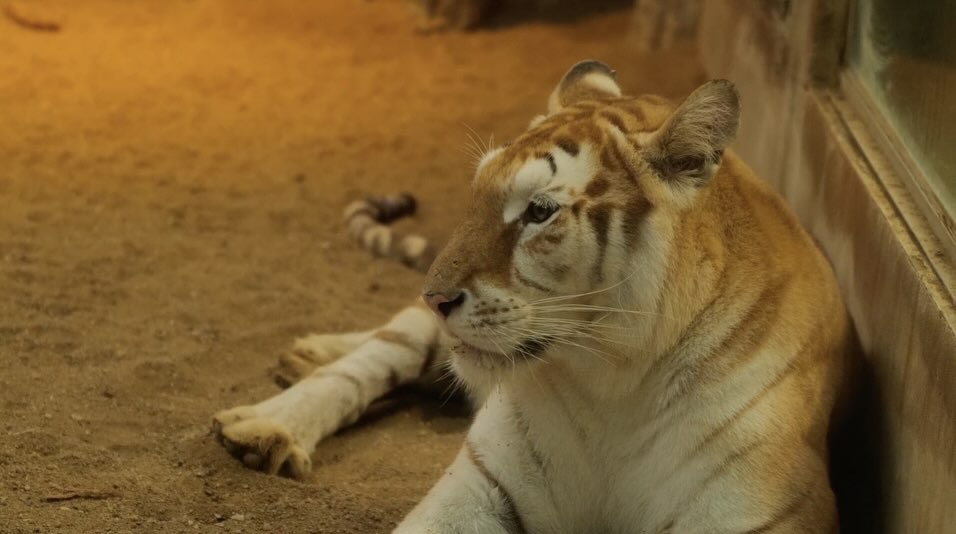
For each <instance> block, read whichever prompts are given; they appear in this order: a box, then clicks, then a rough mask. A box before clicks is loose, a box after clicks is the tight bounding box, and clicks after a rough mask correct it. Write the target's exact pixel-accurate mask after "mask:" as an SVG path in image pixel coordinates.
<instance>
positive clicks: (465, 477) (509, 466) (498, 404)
mask: <svg viewBox="0 0 956 534" xmlns="http://www.w3.org/2000/svg"><path fill="white" fill-rule="evenodd" d="M513 406H514V405H513V403H512V401H511V400H509V398H508V396H507V394H506V393H504V392H503V388H501V389H495V390H494V391H492V392H491V393H490V395H489V397H488V398H487V399H486V401H485V403H484V405H483V406H482V407H481V409H479V410H478V413H477V414H476V415H475V418H474V422H473V423H472V426H471V429H470V430H469V431H468V436H467V437H466V438H465V443H464V445H463V446H462V448H461V450H460V451H459V453H458V456H456V457H455V460H454V461H453V462H452V464H451V465H450V466H449V467H448V468H447V469H446V470H445V474H444V475H443V476H442V478H441V479H439V480H438V482H436V483H435V485H434V486H433V487H432V489H431V490H429V492H428V494H427V495H425V498H424V499H422V501H421V502H420V503H419V504H418V505H417V506H416V507H415V508H414V509H413V510H412V511H411V512H409V514H408V516H406V517H405V519H403V520H402V522H401V523H400V524H399V525H398V527H397V528H396V529H395V531H394V533H395V534H412V533H418V532H433V533H435V534H443V533H453V532H481V533H509V534H514V533H519V532H564V531H569V532H575V531H577V532H580V530H575V529H562V528H560V525H559V523H558V522H557V521H556V520H555V518H556V517H557V515H556V513H555V511H554V506H553V503H552V502H551V500H550V499H549V497H548V495H549V494H550V492H549V491H548V490H547V489H546V488H545V487H544V485H543V484H544V482H543V481H544V480H545V478H544V476H543V472H542V467H541V465H542V464H540V463H539V462H541V457H539V456H537V455H536V453H534V452H532V450H531V449H530V448H528V447H522V446H520V445H522V444H524V443H527V441H528V439H529V438H528V434H527V433H526V431H523V430H521V429H520V428H519V425H518V423H517V419H516V418H515V415H514V413H515V412H514V411H513Z"/></svg>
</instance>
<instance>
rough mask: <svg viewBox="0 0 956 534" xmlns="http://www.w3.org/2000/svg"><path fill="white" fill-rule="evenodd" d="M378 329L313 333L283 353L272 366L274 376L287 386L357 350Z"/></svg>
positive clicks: (279, 384) (277, 382)
mask: <svg viewBox="0 0 956 534" xmlns="http://www.w3.org/2000/svg"><path fill="white" fill-rule="evenodd" d="M376 332H378V330H377V329H372V330H365V331H361V332H347V333H341V334H309V335H307V336H305V337H300V338H299V339H296V340H295V342H294V343H293V345H292V349H291V350H289V351H287V352H284V353H282V354H280V355H279V361H278V362H277V363H276V366H275V367H273V368H272V369H271V374H272V379H273V380H274V381H275V383H276V385H278V386H279V387H281V388H287V387H289V386H291V385H292V384H295V383H296V382H298V381H299V380H301V379H303V378H305V377H307V376H309V375H310V374H312V372H313V371H315V369H316V368H317V367H319V366H320V365H326V364H329V363H331V362H333V361H334V360H337V359H339V358H340V357H342V356H343V355H345V354H348V353H349V352H351V351H353V350H355V349H356V348H358V347H359V346H360V345H362V344H363V343H365V342H366V341H368V340H369V339H371V338H372V337H373V336H374V335H375V333H376Z"/></svg>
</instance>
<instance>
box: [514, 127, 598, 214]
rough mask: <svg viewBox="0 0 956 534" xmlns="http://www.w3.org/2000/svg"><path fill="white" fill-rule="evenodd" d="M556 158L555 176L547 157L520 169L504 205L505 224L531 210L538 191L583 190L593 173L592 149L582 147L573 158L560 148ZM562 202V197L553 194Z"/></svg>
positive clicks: (532, 160)
mask: <svg viewBox="0 0 956 534" xmlns="http://www.w3.org/2000/svg"><path fill="white" fill-rule="evenodd" d="M550 154H551V156H552V158H554V164H555V169H556V172H554V173H553V174H552V172H551V165H550V164H549V163H548V160H547V159H545V158H534V159H530V160H528V161H527V162H525V164H524V165H523V166H522V167H521V168H520V169H518V172H517V173H515V176H514V178H512V179H511V182H510V183H509V185H508V200H507V201H506V202H505V208H504V214H503V216H504V221H505V224H510V223H512V222H514V221H515V220H516V219H517V218H518V217H521V214H522V213H524V211H525V209H527V207H528V202H530V201H531V198H532V197H533V196H534V195H535V194H536V193H538V192H539V191H541V190H543V189H545V188H547V189H548V190H559V191H560V190H564V191H568V190H578V191H580V190H582V189H583V188H584V187H585V186H586V185H587V183H588V182H589V181H590V180H591V176H592V175H593V174H594V164H593V161H592V158H591V150H590V146H588V145H581V147H580V150H579V151H578V154H577V155H576V156H572V155H571V154H568V153H567V152H565V151H563V150H561V149H560V148H557V147H555V148H553V149H552V150H551V152H550ZM551 196H552V197H553V198H554V199H555V200H556V201H558V202H561V201H562V200H563V199H562V198H560V196H561V195H560V194H554V195H551Z"/></svg>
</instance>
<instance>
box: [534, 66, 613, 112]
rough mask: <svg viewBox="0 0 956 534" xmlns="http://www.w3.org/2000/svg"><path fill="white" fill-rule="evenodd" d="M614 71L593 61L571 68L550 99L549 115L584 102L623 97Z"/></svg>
mask: <svg viewBox="0 0 956 534" xmlns="http://www.w3.org/2000/svg"><path fill="white" fill-rule="evenodd" d="M614 74H615V73H614V69H612V68H611V67H608V66H607V65H605V64H604V63H601V62H600V61H595V60H593V59H589V60H585V61H581V62H579V63H577V64H576V65H574V66H573V67H571V70H569V71H568V72H567V73H565V75H564V77H563V78H561V82H560V83H558V86H557V87H555V88H554V91H552V92H551V96H550V97H549V98H548V114H551V113H554V112H556V111H560V110H561V108H564V107H567V106H570V105H572V104H575V103H577V102H580V101H582V100H591V99H599V98H608V97H615V96H621V88H620V87H619V86H618V85H617V81H616V80H615V79H614Z"/></svg>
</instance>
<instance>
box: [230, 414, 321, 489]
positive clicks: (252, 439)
mask: <svg viewBox="0 0 956 534" xmlns="http://www.w3.org/2000/svg"><path fill="white" fill-rule="evenodd" d="M212 431H213V434H214V435H215V436H216V440H217V441H218V442H219V443H220V444H221V445H222V446H223V447H225V449H226V450H227V451H228V452H229V454H231V455H232V456H234V457H235V458H237V459H239V460H240V461H241V462H242V463H243V464H245V466H246V467H248V468H250V469H256V470H259V471H262V472H264V473H268V474H270V475H276V474H278V475H283V476H288V477H291V478H296V479H302V478H305V476H306V475H308V474H309V472H310V471H311V470H312V460H311V459H310V458H309V455H308V453H307V452H306V451H305V449H304V448H303V447H302V446H301V445H300V444H299V442H298V440H296V439H295V437H294V436H293V435H292V433H290V432H289V431H288V429H287V428H286V427H285V425H283V424H281V423H279V422H277V421H274V420H272V419H270V418H267V417H262V416H260V415H259V413H258V412H257V411H256V409H255V408H254V407H252V406H240V407H238V408H232V409H230V410H223V411H221V412H219V413H217V414H216V415H215V416H213V421H212Z"/></svg>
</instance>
